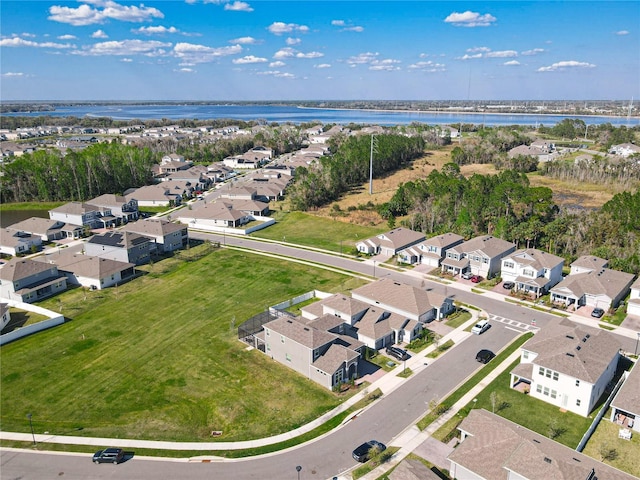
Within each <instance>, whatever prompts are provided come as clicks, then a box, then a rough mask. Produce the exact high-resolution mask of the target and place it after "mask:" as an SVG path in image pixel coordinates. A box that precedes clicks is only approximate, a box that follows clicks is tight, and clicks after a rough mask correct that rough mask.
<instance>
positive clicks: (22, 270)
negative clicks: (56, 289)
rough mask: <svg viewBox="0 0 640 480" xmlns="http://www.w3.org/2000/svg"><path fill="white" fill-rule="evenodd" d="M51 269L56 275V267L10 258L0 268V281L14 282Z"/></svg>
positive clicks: (27, 259) (26, 259) (24, 259)
mask: <svg viewBox="0 0 640 480" xmlns="http://www.w3.org/2000/svg"><path fill="white" fill-rule="evenodd" d="M51 269H54V270H55V271H56V272H55V273H56V274H57V270H58V267H56V266H54V265H51V264H48V263H43V262H36V261H35V260H31V259H30V258H12V259H11V260H9V261H8V262H7V263H5V264H4V265H3V266H2V268H0V279H2V280H7V281H9V282H15V281H17V280H22V279H23V278H28V277H31V276H32V275H37V274H38V273H41V272H45V271H47V270H51Z"/></svg>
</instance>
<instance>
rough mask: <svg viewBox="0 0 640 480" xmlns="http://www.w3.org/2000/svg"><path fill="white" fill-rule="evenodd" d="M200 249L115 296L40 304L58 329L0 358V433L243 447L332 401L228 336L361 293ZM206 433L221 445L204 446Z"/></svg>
mask: <svg viewBox="0 0 640 480" xmlns="http://www.w3.org/2000/svg"><path fill="white" fill-rule="evenodd" d="M200 248H203V247H195V248H191V249H190V251H187V252H184V254H183V256H182V259H178V258H176V257H173V258H167V259H164V260H162V261H157V262H154V263H153V264H151V265H147V266H145V267H141V268H140V269H141V270H147V271H148V273H147V274H145V275H143V276H142V277H140V278H137V279H135V280H134V281H132V282H130V283H126V284H123V285H120V286H118V287H116V288H111V289H108V290H102V291H88V290H85V289H82V288H76V289H74V290H71V291H68V292H65V293H64V294H62V295H60V296H58V297H55V298H52V299H49V300H47V301H45V302H43V303H41V304H40V305H41V306H43V307H45V308H49V309H52V310H55V311H59V312H61V313H63V314H64V315H65V317H66V318H67V322H66V323H65V324H64V325H62V326H59V327H57V328H53V329H51V330H47V331H45V332H42V333H39V334H37V335H33V336H31V337H27V338H24V339H21V340H18V341H16V342H13V343H10V344H8V345H5V346H3V347H2V376H1V382H2V393H1V398H0V401H1V403H0V406H1V412H2V413H1V422H2V425H1V428H2V430H7V431H23V432H24V431H28V429H29V425H28V422H27V420H26V414H27V413H31V414H32V420H33V426H34V429H35V432H36V433H43V432H45V431H46V432H49V433H51V434H67V435H68V434H73V435H83V436H100V437H119V438H127V437H128V438H153V439H157V440H178V441H187V440H188V441H197V440H203V441H204V440H206V441H211V440H216V439H219V440H221V441H233V440H247V439H252V438H260V437H264V436H269V435H274V434H278V433H282V432H285V431H289V430H291V429H293V428H296V427H298V426H300V425H302V424H304V423H306V422H308V421H310V420H311V419H314V418H316V417H317V416H319V415H320V414H321V413H323V412H325V411H327V410H329V409H331V408H333V407H335V406H336V405H337V404H338V403H339V402H340V401H342V399H341V398H339V397H337V396H335V395H334V394H333V393H331V392H329V391H327V390H325V389H323V388H322V387H320V386H318V385H316V384H315V383H313V382H311V381H309V380H307V379H305V378H303V377H301V376H299V375H292V373H291V371H290V370H289V369H287V368H286V367H283V366H280V365H278V364H276V363H274V362H273V361H271V360H270V359H269V358H268V357H266V356H265V355H263V354H261V353H260V352H258V351H255V350H248V349H247V346H246V345H245V344H243V343H241V342H240V341H238V339H237V327H238V325H240V323H242V322H243V321H245V320H246V319H248V318H249V317H251V316H252V315H255V314H256V313H258V312H259V311H262V310H264V309H265V308H266V307H267V306H268V305H272V304H274V303H277V302H280V301H282V300H285V299H288V298H291V297H294V296H296V295H299V294H301V293H303V292H306V291H309V290H312V289H315V288H318V289H321V290H326V291H330V292H334V291H344V290H347V289H349V288H356V287H358V286H360V285H361V281H359V280H355V279H352V278H350V277H346V276H343V275H340V274H337V273H335V272H330V271H326V270H322V269H312V268H310V267H309V266H306V265H304V266H303V265H298V264H295V263H291V264H289V263H286V262H282V261H281V260H277V259H272V258H268V257H263V256H255V255H251V254H246V253H242V252H236V251H232V250H227V249H219V250H213V251H212V252H211V253H208V254H204V255H198V249H200ZM185 259H186V260H185ZM283 412H286V413H287V414H286V415H282V413H283ZM212 430H217V431H222V432H223V434H222V435H221V436H220V437H216V438H215V439H212V438H211V436H210V432H211V431H212Z"/></svg>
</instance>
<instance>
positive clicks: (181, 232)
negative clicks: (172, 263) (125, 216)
mask: <svg viewBox="0 0 640 480" xmlns="http://www.w3.org/2000/svg"><path fill="white" fill-rule="evenodd" d="M121 230H122V231H124V232H131V233H137V234H140V235H144V236H145V237H147V238H151V239H153V243H152V245H151V253H167V252H173V251H174V250H179V249H181V248H184V247H185V245H187V243H188V242H189V232H188V229H187V227H186V226H185V225H183V224H181V223H172V222H169V221H167V220H164V219H162V218H146V219H143V220H138V221H137V222H132V223H129V224H127V225H125V226H124V227H123V228H122V229H121Z"/></svg>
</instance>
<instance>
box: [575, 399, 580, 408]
mask: <svg viewBox="0 0 640 480" xmlns="http://www.w3.org/2000/svg"><path fill="white" fill-rule="evenodd" d="M579 406H580V399H578V400H576V407H579Z"/></svg>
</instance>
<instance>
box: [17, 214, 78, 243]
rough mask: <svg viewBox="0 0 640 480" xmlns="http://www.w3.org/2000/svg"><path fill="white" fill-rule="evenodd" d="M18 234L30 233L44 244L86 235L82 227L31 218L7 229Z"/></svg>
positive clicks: (47, 219)
mask: <svg viewBox="0 0 640 480" xmlns="http://www.w3.org/2000/svg"><path fill="white" fill-rule="evenodd" d="M7 228H8V229H9V230H13V231H16V232H25V233H30V234H31V235H37V236H39V237H40V238H41V239H42V241H43V242H52V241H54V240H60V239H63V238H74V239H76V238H80V237H82V234H83V233H84V228H83V227H82V226H81V225H73V224H71V223H64V222H61V221H59V220H51V219H49V218H42V217H31V218H27V219H26V220H22V221H21V222H18V223H14V224H13V225H9V226H8V227H7Z"/></svg>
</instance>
